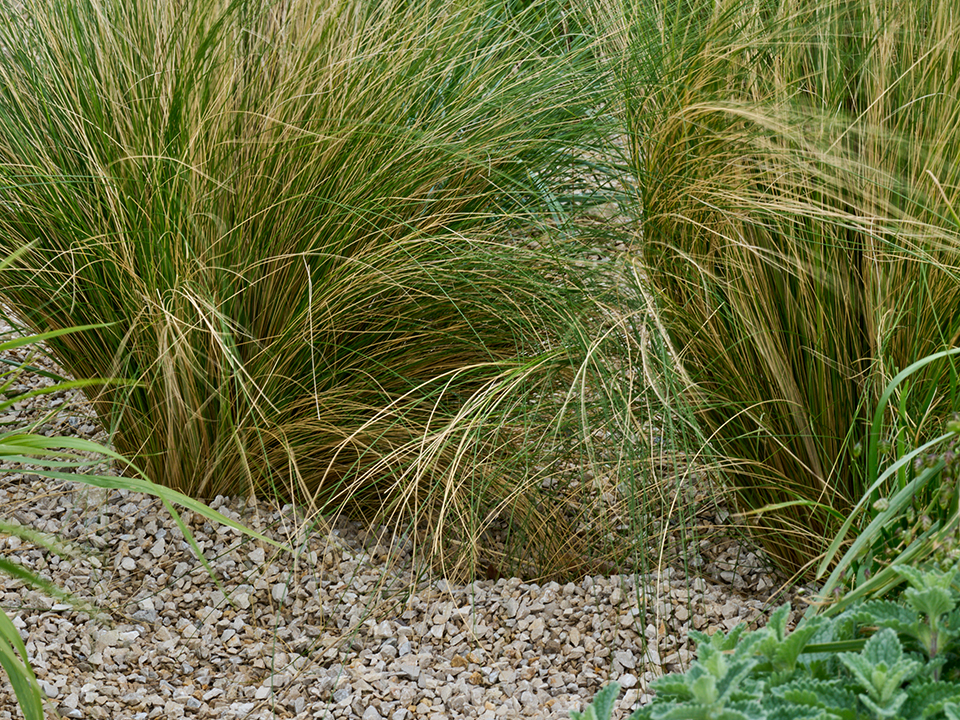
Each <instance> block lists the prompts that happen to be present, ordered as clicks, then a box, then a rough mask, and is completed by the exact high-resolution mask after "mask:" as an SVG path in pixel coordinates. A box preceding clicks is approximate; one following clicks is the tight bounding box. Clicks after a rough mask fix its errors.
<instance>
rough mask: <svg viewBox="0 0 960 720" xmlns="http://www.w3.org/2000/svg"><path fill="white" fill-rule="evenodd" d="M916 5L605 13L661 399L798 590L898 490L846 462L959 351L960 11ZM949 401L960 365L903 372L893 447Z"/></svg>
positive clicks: (924, 430)
mask: <svg viewBox="0 0 960 720" xmlns="http://www.w3.org/2000/svg"><path fill="white" fill-rule="evenodd" d="M907 5H908V7H907V8H906V9H905V8H904V7H903V4H902V3H897V2H887V1H886V0H881V1H880V2H871V3H867V2H860V1H858V0H837V1H835V2H805V1H802V0H782V1H775V2H765V3H755V2H743V1H741V0H721V1H720V2H714V1H713V0H711V1H710V2H701V1H700V0H677V1H665V2H651V3H642V4H636V5H634V4H631V3H625V4H619V3H612V4H610V5H609V6H608V11H607V13H606V17H607V18H608V22H609V25H608V32H607V38H608V45H607V48H606V50H605V53H604V57H605V59H606V62H607V63H608V66H609V67H611V69H612V73H613V75H614V83H615V86H616V87H617V88H618V92H619V98H620V102H619V104H618V105H617V107H616V108H615V109H616V112H617V113H618V114H619V117H621V119H622V128H623V140H622V142H621V143H620V146H621V147H622V148H623V150H624V156H625V160H624V163H623V165H622V167H621V169H620V177H621V182H622V184H623V186H624V188H625V194H626V196H627V197H628V198H629V197H630V196H631V195H632V213H633V215H634V216H635V217H636V218H637V219H638V220H639V228H638V229H637V230H636V231H635V232H634V233H633V234H632V237H631V238H630V240H631V242H632V245H633V249H634V257H635V263H636V267H637V271H636V273H635V277H636V279H637V280H636V285H637V289H638V293H640V294H643V295H645V296H646V297H647V298H648V299H649V301H650V304H651V307H652V308H653V313H654V315H655V316H656V322H657V323H659V326H660V327H662V328H663V331H664V333H665V335H666V338H667V341H668V342H669V345H670V347H671V348H672V353H671V356H670V358H669V359H668V362H675V363H677V370H676V372H674V373H673V375H672V377H673V378H675V380H676V381H675V383H674V394H673V397H678V398H679V397H682V398H683V400H682V403H683V404H685V405H687V406H688V407H689V408H690V409H691V410H692V413H693V418H694V420H695V424H696V427H697V429H698V431H699V433H700V437H701V439H702V440H701V442H702V443H705V444H706V445H707V447H709V448H710V451H711V453H712V456H713V460H714V463H715V467H716V469H717V472H718V474H719V476H720V477H721V478H722V482H723V483H724V485H726V486H727V487H728V488H730V489H731V490H732V491H733V493H734V498H735V500H736V503H737V505H738V509H739V510H740V512H741V516H740V517H741V520H742V522H743V523H744V525H746V526H748V527H751V528H752V529H754V530H755V531H756V533H757V535H758V537H759V539H760V541H761V542H762V544H763V546H764V548H765V549H766V550H767V552H768V554H769V555H770V556H771V557H772V558H773V559H774V560H775V562H776V563H777V564H778V566H779V567H781V568H782V569H784V570H788V571H790V572H795V573H798V574H804V575H806V576H808V577H810V576H812V575H813V574H814V572H815V570H816V567H817V563H818V562H819V560H820V559H822V557H823V555H824V553H825V551H826V550H827V548H828V546H829V544H830V542H831V541H832V540H833V538H834V537H835V536H836V535H837V533H838V531H839V530H840V528H841V526H843V524H844V521H845V520H846V519H847V517H848V515H849V513H850V512H851V510H852V509H853V508H854V507H855V506H856V505H857V504H858V503H859V502H860V501H861V499H862V498H864V497H865V496H868V495H870V494H871V493H874V492H876V493H877V496H876V498H874V499H877V498H878V497H880V496H881V495H882V496H887V495H888V494H889V489H888V488H880V489H874V490H871V484H872V483H873V480H875V479H876V475H871V474H870V469H869V468H867V467H866V462H865V461H866V455H863V454H861V455H857V453H855V452H852V450H853V449H854V448H855V447H856V446H857V445H858V444H860V446H863V445H864V443H865V442H866V440H867V438H868V435H869V432H870V423H871V422H872V419H873V416H874V413H875V411H876V409H877V407H878V401H879V397H880V395H881V393H882V392H883V389H884V388H885V387H886V386H887V384H888V383H889V382H890V381H891V380H892V379H893V378H894V376H896V375H897V373H898V372H900V371H901V370H903V369H905V368H907V367H909V366H911V365H912V364H913V363H914V362H916V361H918V360H920V359H921V358H924V357H927V356H929V355H931V354H934V353H937V352H939V351H942V350H944V349H948V348H951V347H953V346H955V345H956V344H957V341H958V338H960V321H958V317H960V316H958V315H957V314H956V313H955V312H954V311H953V309H954V308H956V307H957V306H958V303H960V295H958V293H960V282H958V280H960V275H958V268H960V263H958V257H960V256H958V251H960V239H958V237H960V236H958V234H957V229H958V225H957V217H956V214H955V212H954V208H955V207H956V192H957V188H958V187H960V183H958V180H960V178H958V177H957V172H958V170H957V166H956V163H955V158H956V157H957V151H958V150H960V123H958V122H957V117H956V113H957V112H958V107H960V105H958V103H957V102H956V98H957V90H958V88H960V72H958V71H960V65H958V64H957V53H956V49H957V48H958V47H960V34H958V33H960V18H958V17H957V14H956V13H955V12H954V11H953V10H952V9H951V8H949V7H947V5H945V4H944V3H939V2H927V1H926V0H919V1H918V2H911V3H908V4H907ZM652 360H656V358H652ZM664 377H666V374H664ZM956 387H957V383H956V366H955V362H954V361H953V359H952V358H943V359H941V361H939V362H936V363H929V364H926V365H924V367H923V368H922V369H921V370H918V371H917V372H916V373H915V374H913V375H912V377H911V378H910V382H909V383H906V384H903V385H900V386H899V387H898V388H897V391H896V393H895V397H894V398H893V399H892V400H891V402H890V403H889V407H888V408H887V412H888V415H887V417H886V419H885V422H886V427H888V428H896V433H895V435H894V436H893V437H891V438H890V440H891V442H900V443H901V446H902V447H904V448H905V447H909V448H911V449H914V448H918V447H920V446H921V445H923V444H924V442H926V441H927V440H929V439H930V438H932V437H934V436H935V435H936V434H937V433H936V424H937V423H936V420H937V419H938V418H939V419H940V422H941V423H942V420H943V418H945V417H946V416H947V415H948V414H949V413H950V412H951V411H952V410H953V409H954V407H955V400H956ZM931 432H932V433H933V434H932V435H931V434H928V433H931Z"/></svg>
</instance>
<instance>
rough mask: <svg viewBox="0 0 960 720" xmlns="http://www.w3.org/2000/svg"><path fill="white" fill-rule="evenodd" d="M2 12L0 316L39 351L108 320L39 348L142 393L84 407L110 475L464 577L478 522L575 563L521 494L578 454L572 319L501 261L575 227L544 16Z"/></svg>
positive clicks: (41, 7) (339, 10)
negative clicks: (276, 513) (324, 524)
mask: <svg viewBox="0 0 960 720" xmlns="http://www.w3.org/2000/svg"><path fill="white" fill-rule="evenodd" d="M23 5H24V7H23V12H22V14H23V21H22V22H20V23H17V24H16V26H14V25H13V24H9V25H8V26H6V27H5V28H4V29H2V30H0V45H3V46H4V47H5V48H6V50H5V51H4V52H3V53H2V54H0V249H2V250H4V251H9V250H11V249H12V248H16V247H20V246H21V245H22V244H24V243H27V242H29V243H32V248H31V249H30V250H29V251H28V252H27V253H25V254H24V255H23V256H22V257H21V258H20V259H19V261H18V262H17V263H16V264H15V265H14V266H12V267H11V269H10V270H8V271H7V277H6V278H5V282H4V284H3V287H2V290H0V295H2V299H3V302H4V303H6V304H7V305H8V306H9V307H10V308H11V309H12V311H13V312H14V314H16V315H17V316H18V317H19V318H21V319H22V320H23V321H24V322H25V323H26V324H27V326H29V327H30V328H33V329H35V330H55V329H59V328H65V327H71V326H75V325H78V324H86V325H89V324H97V325H101V327H100V328H99V329H96V330H86V331H84V332H81V333H76V334H73V335H69V336H58V337H56V338H52V339H51V341H50V347H51V352H52V354H53V356H54V357H55V358H56V360H57V362H58V363H59V364H60V365H61V366H62V367H64V368H65V369H66V370H67V371H69V372H70V373H72V374H73V375H74V376H76V377H115V378H125V379H128V380H131V381H135V384H133V385H125V386H114V385H106V386H104V387H102V388H100V389H99V391H98V392H95V393H90V397H91V400H92V402H93V406H94V407H95V409H96V411H97V414H98V416H99V418H100V419H101V421H102V422H103V423H104V425H105V426H106V427H108V428H109V429H110V431H111V438H112V442H113V445H114V447H115V448H116V449H117V451H118V452H120V453H122V454H124V455H127V456H129V457H130V458H131V459H133V460H134V461H135V462H136V463H137V465H138V466H139V467H142V468H143V470H144V472H145V473H146V475H147V476H148V477H150V478H151V479H153V480H154V481H156V482H157V483H160V484H163V485H165V486H168V487H170V488H174V489H176V490H178V491H181V492H183V493H186V494H188V495H191V496H195V497H213V496H215V495H218V494H235V493H257V494H276V495H279V496H282V497H287V498H296V499H297V500H298V501H301V502H306V503H308V504H309V505H310V507H312V508H313V509H314V510H316V511H322V512H327V513H329V512H339V511H344V512H349V513H350V514H353V515H357V516H360V517H363V518H366V519H370V520H386V521H391V522H394V523H395V522H397V521H399V519H401V518H402V519H404V520H405V521H408V522H410V523H412V525H413V526H415V528H416V530H417V532H418V533H419V537H421V538H422V539H423V540H424V542H426V543H427V545H426V547H428V548H431V549H432V550H433V551H436V552H437V553H440V554H441V555H445V556H447V560H445V561H444V562H445V563H446V565H447V566H448V569H450V568H456V567H461V566H463V567H465V568H467V569H466V572H467V573H468V574H469V573H471V572H472V571H473V569H474V568H475V567H476V566H477V564H478V562H479V560H478V557H479V555H478V550H477V543H478V542H479V541H478V538H479V537H480V536H482V535H483V533H484V532H486V531H488V530H490V528H491V527H492V525H493V524H494V523H500V526H499V527H500V528H501V530H502V531H503V532H505V533H506V535H505V537H506V540H505V541H504V543H505V547H501V550H500V551H498V552H500V553H501V555H503V556H504V557H510V556H511V555H510V553H511V552H512V551H511V550H510V549H509V548H513V549H514V550H517V551H518V552H520V553H521V554H520V557H521V558H522V562H531V563H533V564H534V565H535V566H538V567H542V568H544V569H543V572H545V573H550V572H552V571H553V570H556V568H558V567H563V566H564V563H567V564H568V566H569V563H570V562H573V563H574V565H576V564H577V563H579V562H581V559H582V557H581V556H582V553H585V552H587V551H586V549H585V548H584V547H574V548H573V551H572V552H570V551H569V550H570V548H567V547H566V546H567V545H569V544H570V543H571V542H572V540H571V539H572V538H574V539H575V538H577V537H581V536H582V534H583V532H587V534H589V532H591V531H582V529H581V530H578V528H580V526H581V524H582V523H581V522H580V521H579V520H578V519H577V517H578V515H577V514H578V513H579V512H580V511H579V510H571V508H574V507H575V506H576V504H575V503H560V502H553V501H551V500H550V498H549V497H548V496H545V497H541V495H542V493H540V489H541V488H542V482H541V481H542V480H543V478H544V475H545V473H550V472H553V470H554V469H555V468H556V462H558V460H557V458H558V454H559V455H563V454H564V453H567V455H568V456H569V454H570V453H571V452H572V453H573V455H575V456H577V457H580V454H581V451H582V447H583V446H582V441H581V449H578V450H573V451H571V450H570V446H569V443H568V444H567V445H566V448H565V449H563V450H560V449H559V448H560V447H561V446H562V445H563V443H560V442H557V441H556V438H557V437H558V433H559V432H560V428H563V427H566V428H570V427H574V428H576V427H577V426H578V424H579V425H580V427H579V429H578V430H577V432H578V433H581V435H580V437H584V436H589V433H590V431H591V430H590V429H586V430H584V428H583V421H584V419H585V418H587V417H589V416H590V412H588V411H584V410H583V408H584V407H585V404H586V401H585V400H584V401H583V402H579V403H578V402H573V401H571V398H574V399H575V398H576V397H577V396H578V394H579V395H580V397H581V400H583V399H584V398H586V397H588V396H589V393H588V392H587V391H586V390H582V392H581V390H577V389H576V387H575V386H573V385H571V383H576V382H577V377H578V369H579V368H581V366H582V365H583V363H584V357H585V353H586V352H587V351H588V348H589V347H590V340H589V337H590V332H589V330H587V329H586V328H587V325H589V323H590V322H592V321H593V320H592V315H591V313H589V312H584V311H583V304H584V301H583V296H582V295H581V294H580V291H579V288H578V286H577V281H576V279H575V278H572V276H570V275H569V274H568V273H567V272H566V270H565V268H564V266H563V264H561V263H558V262H557V260H556V259H555V258H552V257H550V256H549V255H546V254H542V253H534V252H532V251H531V252H524V251H518V250H517V249H516V248H514V247H512V246H509V245H506V244H504V242H503V241H502V238H504V237H506V236H507V230H508V229H510V228H516V227H518V226H521V227H522V226H525V225H529V224H530V223H531V222H532V218H534V217H539V216H541V215H544V214H549V213H553V216H554V217H559V215H558V214H562V213H563V212H564V208H565V207H568V206H569V195H568V193H570V192H573V191H574V190H575V188H574V187H573V185H572V184H571V181H570V180H569V178H570V177H572V176H573V175H572V173H571V168H572V167H573V166H574V164H575V157H574V155H573V154H571V152H570V150H571V148H575V147H576V146H577V145H578V144H579V143H580V142H581V141H582V139H583V137H584V136H585V135H588V134H589V133H590V132H591V131H592V130H591V128H592V125H591V121H590V119H589V112H588V111H590V110H592V109H593V108H595V107H596V106H597V103H598V100H597V97H596V96H595V95H594V93H593V85H591V81H592V78H593V68H592V65H590V62H591V59H592V53H591V51H590V48H589V47H587V44H586V40H585V38H584V37H582V36H581V35H579V34H578V32H577V30H576V28H577V27H578V25H577V24H576V23H573V22H572V21H570V22H568V20H567V17H566V15H565V14H564V11H563V9H562V7H561V6H560V4H556V3H528V4H525V5H524V6H523V7H517V8H514V9H513V10H512V11H511V12H510V13H504V12H503V11H502V10H503V9H502V8H501V7H500V5H499V4H498V3H489V4H488V3H483V2H481V3H458V2H452V1H448V0H423V1H417V2H396V3H371V2H366V1H364V0H298V1H295V2H282V3H280V2H278V3H270V2H259V1H258V2H253V1H246V0H243V1H236V2H212V1H209V2H202V3H188V4H161V5H157V4H155V3H148V2H141V1H139V0H137V1H135V2H119V0H117V1H114V0H71V1H70V2H47V1H45V0H29V1H28V2H25V3H24V4H23ZM584 338H586V340H585V339H584ZM577 348H579V349H577ZM579 377H580V381H579V382H580V383H581V385H580V387H581V388H584V387H586V385H585V384H584V383H585V382H587V383H588V382H589V380H588V381H584V380H583V375H579ZM571 387H574V390H573V391H572V393H573V394H572V396H571V395H570V393H571ZM558 398H559V401H558ZM564 398H566V400H564ZM589 492H590V493H593V492H594V488H592V487H591V488H589ZM531 493H532V494H531ZM570 513H573V515H572V516H571V515H570ZM563 522H569V526H564V525H563V524H562V523H563ZM564 528H566V529H564ZM441 530H442V532H441ZM441 538H444V539H441ZM504 543H501V545H504ZM587 544H588V545H589V543H587ZM521 549H525V550H522V551H521ZM505 562H506V561H505ZM510 562H513V561H510ZM517 562H521V561H517ZM506 564H509V562H506Z"/></svg>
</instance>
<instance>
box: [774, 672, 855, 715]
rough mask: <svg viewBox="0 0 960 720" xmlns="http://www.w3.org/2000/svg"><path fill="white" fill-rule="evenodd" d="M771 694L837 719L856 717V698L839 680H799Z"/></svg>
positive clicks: (778, 688) (776, 689)
mask: <svg viewBox="0 0 960 720" xmlns="http://www.w3.org/2000/svg"><path fill="white" fill-rule="evenodd" d="M771 694H772V695H774V696H775V697H779V698H782V699H783V700H784V701H786V702H788V703H791V704H793V705H800V706H805V705H806V706H810V707H814V708H821V709H823V710H827V711H829V712H830V713H831V714H833V715H836V716H838V717H851V718H854V717H856V710H857V696H856V695H855V694H854V693H852V692H850V691H849V690H847V689H846V688H845V687H843V686H842V685H841V684H840V681H839V680H815V679H813V678H801V679H798V680H795V681H793V682H791V683H789V684H787V685H782V686H780V687H777V688H773V689H772V693H771Z"/></svg>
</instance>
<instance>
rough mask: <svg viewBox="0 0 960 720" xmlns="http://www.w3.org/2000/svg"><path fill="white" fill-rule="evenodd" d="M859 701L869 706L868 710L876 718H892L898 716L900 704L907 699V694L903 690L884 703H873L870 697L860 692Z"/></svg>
mask: <svg viewBox="0 0 960 720" xmlns="http://www.w3.org/2000/svg"><path fill="white" fill-rule="evenodd" d="M858 697H859V698H860V702H862V703H863V704H864V705H866V706H867V708H869V710H870V712H872V713H873V714H874V716H875V717H878V718H892V717H899V715H898V713H899V712H900V706H901V705H903V703H904V702H905V701H906V699H907V694H906V693H905V692H902V691H901V692H897V693H895V694H894V695H893V696H892V697H891V698H890V699H889V701H888V702H886V703H884V704H882V705H881V704H879V703H875V702H874V701H873V700H871V699H870V697H869V696H868V695H866V694H863V693H861V694H860V695H859V696H858Z"/></svg>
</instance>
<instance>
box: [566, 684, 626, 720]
mask: <svg viewBox="0 0 960 720" xmlns="http://www.w3.org/2000/svg"><path fill="white" fill-rule="evenodd" d="M619 694H620V684H619V683H615V682H613V683H610V684H609V685H607V686H606V687H604V688H603V689H602V690H600V692H598V693H597V694H596V695H594V697H593V701H592V702H591V703H590V704H589V705H588V706H587V709H586V710H584V711H583V712H582V713H581V712H577V711H576V710H571V711H570V717H571V718H572V720H610V716H611V714H612V713H613V707H614V705H615V704H616V702H617V696H618V695H619Z"/></svg>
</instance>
